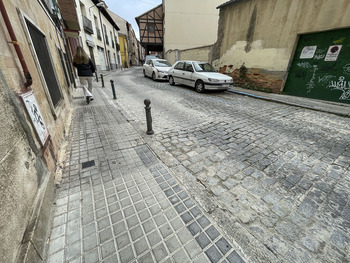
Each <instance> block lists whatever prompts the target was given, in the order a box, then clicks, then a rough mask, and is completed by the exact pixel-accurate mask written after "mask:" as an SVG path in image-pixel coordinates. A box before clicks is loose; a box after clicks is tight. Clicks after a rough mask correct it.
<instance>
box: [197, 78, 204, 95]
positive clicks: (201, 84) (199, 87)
mask: <svg viewBox="0 0 350 263" xmlns="http://www.w3.org/2000/svg"><path fill="white" fill-rule="evenodd" d="M196 91H197V92H199V93H202V92H204V82H203V81H201V80H197V82H196Z"/></svg>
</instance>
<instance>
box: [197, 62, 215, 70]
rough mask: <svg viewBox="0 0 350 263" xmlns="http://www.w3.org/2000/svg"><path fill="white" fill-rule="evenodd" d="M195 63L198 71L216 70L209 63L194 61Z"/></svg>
mask: <svg viewBox="0 0 350 263" xmlns="http://www.w3.org/2000/svg"><path fill="white" fill-rule="evenodd" d="M193 65H194V68H195V70H196V71H197V72H216V70H215V69H214V68H213V67H212V65H210V64H209V63H200V62H193Z"/></svg>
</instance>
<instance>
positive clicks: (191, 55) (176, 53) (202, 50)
mask: <svg viewBox="0 0 350 263" xmlns="http://www.w3.org/2000/svg"><path fill="white" fill-rule="evenodd" d="M165 59H167V60H168V61H169V62H170V63H171V64H174V63H175V62H176V61H178V60H196V61H205V62H211V61H210V60H211V46H204V47H198V48H191V49H184V50H168V51H167V52H166V53H165Z"/></svg>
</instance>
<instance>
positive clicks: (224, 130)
mask: <svg viewBox="0 0 350 263" xmlns="http://www.w3.org/2000/svg"><path fill="white" fill-rule="evenodd" d="M110 79H113V80H114V81H115V87H116V92H117V104H118V105H119V106H120V107H121V108H122V109H123V110H124V111H125V114H126V115H127V116H128V118H129V121H130V122H131V123H133V124H134V127H137V128H138V129H139V130H140V132H141V134H145V131H146V124H145V123H146V120H145V110H144V107H145V105H144V103H143V101H144V99H150V100H151V107H152V109H151V112H152V117H153V130H154V131H155V134H154V135H153V136H147V135H144V136H143V137H144V138H145V140H147V143H148V144H149V145H150V146H151V147H152V149H153V151H154V152H155V153H157V155H158V156H159V157H160V158H161V159H162V161H164V162H165V163H166V164H167V165H168V166H169V167H170V168H171V169H172V170H173V171H175V174H177V175H178V178H177V179H178V180H180V181H181V182H182V183H183V185H184V186H185V187H186V188H187V189H188V190H190V191H191V193H192V195H193V197H194V198H196V200H197V201H198V202H199V203H200V204H201V205H202V207H203V208H204V209H205V210H206V211H207V212H209V213H210V214H211V217H212V219H214V220H216V222H217V223H218V224H219V225H220V226H221V227H222V229H223V231H224V232H226V233H227V234H228V235H229V236H230V237H232V241H234V242H236V243H237V244H238V245H239V246H240V248H241V249H242V252H243V253H244V254H245V256H247V258H249V259H250V260H251V261H252V262H267V261H270V262H349V261H350V200H349V194H350V167H349V164H350V162H349V160H350V123H349V119H348V118H344V117H339V116H336V115H332V114H326V113H320V112H316V111H311V110H306V109H302V108H298V107H293V106H287V105H284V104H278V103H273V102H267V101H263V100H258V99H254V98H250V97H245V96H241V95H237V94H233V93H229V92H223V93H205V94H198V93H196V92H195V91H194V90H192V89H189V88H186V87H183V86H175V87H173V86H170V85H169V84H167V83H166V82H154V81H152V80H151V79H146V78H144V77H143V76H142V71H141V68H134V69H129V70H126V71H119V72H116V73H112V74H110V75H108V76H107V77H106V80H105V83H106V88H105V89H104V92H105V93H106V94H108V96H110V97H112V92H111V89H110V85H109V80H110Z"/></svg>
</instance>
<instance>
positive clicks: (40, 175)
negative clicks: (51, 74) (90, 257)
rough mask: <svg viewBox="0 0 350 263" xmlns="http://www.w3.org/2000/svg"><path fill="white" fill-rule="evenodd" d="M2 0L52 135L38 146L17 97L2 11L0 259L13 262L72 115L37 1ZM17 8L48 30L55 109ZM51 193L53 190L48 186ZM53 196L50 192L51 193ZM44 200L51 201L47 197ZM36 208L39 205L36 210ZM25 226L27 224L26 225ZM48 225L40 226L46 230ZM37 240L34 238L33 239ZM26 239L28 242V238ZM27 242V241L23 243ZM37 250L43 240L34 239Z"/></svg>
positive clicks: (19, 78)
mask: <svg viewBox="0 0 350 263" xmlns="http://www.w3.org/2000/svg"><path fill="white" fill-rule="evenodd" d="M4 5H5V7H6V9H7V12H8V16H9V17H10V18H11V23H12V26H13V29H14V31H15V34H16V37H17V40H18V42H19V44H20V47H21V49H22V53H23V54H24V59H25V61H26V63H27V65H28V68H29V71H30V73H31V75H32V78H33V85H32V86H31V88H32V89H33V91H34V94H35V96H36V99H37V101H38V105H39V107H40V110H41V113H42V115H43V118H44V120H45V123H46V125H47V128H48V130H49V134H50V136H51V139H52V140H51V145H50V146H48V147H46V148H41V145H40V143H39V141H38V139H37V137H36V135H35V132H34V129H33V126H32V124H31V122H30V119H29V117H28V115H27V114H26V111H25V109H24V107H23V105H22V103H21V100H20V99H19V97H18V94H19V93H20V92H21V87H23V84H24V82H25V80H24V77H23V71H22V68H21V65H20V63H19V59H18V57H17V55H16V52H15V50H14V47H13V46H12V45H11V44H9V43H8V41H10V37H9V34H8V31H7V28H6V26H5V23H4V20H3V17H2V15H0V21H1V22H0V86H1V89H0V105H1V107H0V118H1V122H0V133H1V136H2V139H1V140H0V149H1V151H0V233H1V235H0V262H14V261H15V260H16V257H17V256H18V253H19V251H20V250H21V245H22V244H21V242H22V238H23V236H24V233H25V231H26V228H27V227H28V223H29V222H30V219H33V218H35V216H36V215H34V214H33V212H34V211H38V210H39V211H38V212H39V213H40V209H41V207H40V206H39V205H38V203H39V201H41V194H43V195H44V194H45V192H47V191H46V189H47V188H50V189H52V188H53V184H52V181H51V184H49V181H50V180H51V177H52V176H53V173H54V172H55V168H56V156H57V154H58V151H59V148H60V143H61V141H62V138H63V135H64V130H65V125H66V121H67V120H68V119H69V116H70V112H71V109H70V106H69V105H70V102H69V89H70V87H67V84H66V81H65V77H64V75H63V70H62V68H61V62H60V59H59V55H58V52H57V46H59V47H60V46H61V47H62V49H64V47H63V42H62V41H61V39H60V38H59V37H58V34H56V30H55V27H54V25H53V23H52V22H51V20H49V19H48V16H47V14H46V13H45V12H44V9H43V8H42V6H41V5H40V4H39V3H38V1H32V0H5V1H4ZM16 8H18V9H19V10H20V11H21V12H23V13H24V14H25V15H26V16H28V18H29V19H30V20H31V21H32V22H33V23H34V24H35V25H37V26H38V27H39V28H40V30H41V31H42V32H43V33H44V34H45V35H46V37H47V41H48V46H49V49H50V51H51V54H52V60H53V64H54V65H55V67H56V71H57V77H58V81H59V85H60V89H61V92H62V96H63V99H62V100H61V101H60V102H59V103H58V105H57V106H56V107H55V108H54V107H53V106H52V103H51V98H50V96H49V95H48V91H47V89H46V86H45V85H46V84H45V83H44V80H43V78H42V77H41V74H40V72H39V68H38V66H37V64H36V62H35V56H34V53H33V52H32V50H31V48H30V46H29V45H28V38H27V35H26V33H25V32H26V29H25V27H24V26H23V24H22V22H21V21H22V20H21V16H20V15H19V14H18V12H17V10H16ZM49 192H51V193H52V190H50V191H49ZM50 196H52V195H48V197H50ZM44 201H47V202H46V203H45V202H44V203H43V204H42V205H46V206H47V205H48V204H50V201H51V200H50V198H47V199H46V200H44ZM35 208H37V209H35ZM27 230H29V228H27ZM45 231H46V229H42V234H43V235H45ZM35 242H36V241H34V243H35ZM27 243H29V242H27ZM24 245H26V244H24ZM36 246H37V247H38V248H39V249H42V244H38V243H36Z"/></svg>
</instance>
